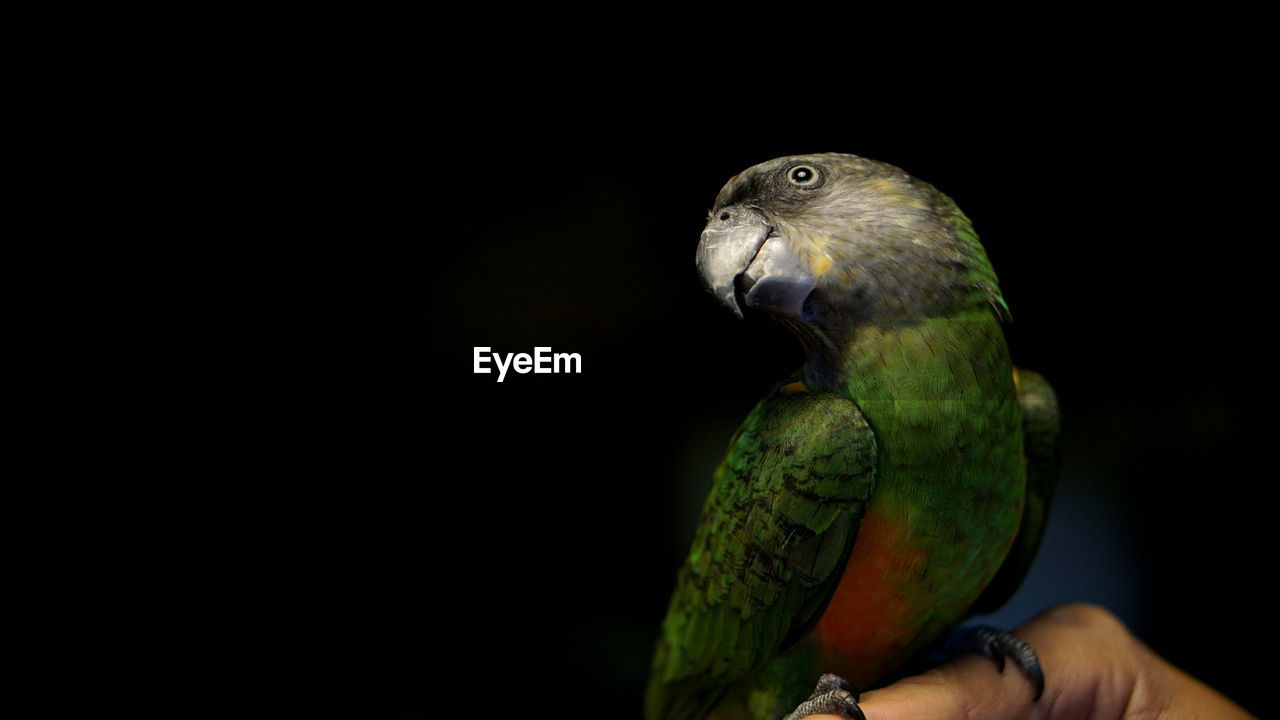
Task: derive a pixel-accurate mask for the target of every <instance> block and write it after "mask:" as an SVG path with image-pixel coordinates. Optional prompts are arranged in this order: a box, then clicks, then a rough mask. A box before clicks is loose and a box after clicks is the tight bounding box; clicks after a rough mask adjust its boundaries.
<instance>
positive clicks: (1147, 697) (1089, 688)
mask: <svg viewBox="0 0 1280 720" xmlns="http://www.w3.org/2000/svg"><path fill="white" fill-rule="evenodd" d="M1015 634H1016V635H1017V636H1018V637H1020V638H1022V639H1023V640H1025V641H1026V642H1027V643H1028V644H1030V645H1031V647H1032V648H1034V649H1035V651H1036V654H1037V655H1038V656H1039V657H1040V665H1041V667H1043V668H1044V675H1045V690H1044V695H1043V696H1042V697H1041V698H1040V699H1039V700H1037V701H1035V702H1034V703H1033V702H1032V700H1031V698H1032V695H1033V694H1034V690H1033V688H1032V686H1031V683H1029V682H1028V681H1027V678H1026V676H1024V675H1023V674H1022V673H1020V672H1018V668H1017V666H1016V665H1009V666H1008V671H1006V672H1004V673H997V672H996V669H995V666H994V665H993V664H992V662H991V661H990V660H988V659H987V658H984V657H981V656H979V655H972V654H971V655H965V656H963V657H960V658H957V659H955V660H953V661H951V662H947V663H944V664H942V665H940V666H938V667H936V668H934V669H932V670H930V671H928V672H926V673H924V674H922V675H916V676H913V677H908V678H904V679H902V680H899V681H898V682H896V683H894V684H892V685H890V686H888V687H886V688H884V689H881V690H872V691H869V692H866V693H864V694H863V695H862V698H861V700H860V701H859V703H858V704H859V706H860V707H861V708H862V711H863V712H864V713H866V716H867V720H891V719H894V718H910V719H911V720H952V719H954V718H982V719H983V720H1013V719H1014V718H1017V719H1018V720H1023V719H1025V718H1035V719H1036V720H1084V719H1086V718H1088V719H1089V720H1095V719H1100V720H1136V719H1137V718H1143V719H1144V720H1145V719H1146V718H1213V719H1214V720H1235V719H1236V718H1251V717H1253V716H1251V715H1250V714H1249V713H1247V712H1245V711H1244V709H1242V708H1241V707H1240V706H1238V705H1236V704H1235V703H1233V702H1232V701H1231V700H1229V699H1227V698H1226V697H1224V696H1222V695H1221V694H1219V693H1218V692H1216V691H1215V690H1213V689H1212V688H1210V687H1209V686H1207V685H1205V684H1204V683H1202V682H1200V681H1199V680H1196V679H1195V678H1193V677H1191V676H1190V675H1187V674H1186V673H1184V672H1182V671H1181V670H1179V669H1178V668H1176V667H1174V666H1173V665H1170V664H1169V663H1168V662H1166V661H1165V660H1164V659H1163V658H1161V657H1160V656H1158V655H1156V654H1155V653H1154V652H1152V650H1151V649H1150V648H1148V647H1147V646H1146V645H1143V644H1142V642H1140V641H1139V640H1138V639H1137V638H1135V637H1134V636H1133V635H1132V634H1131V633H1130V632H1129V631H1128V629H1127V628H1125V626H1124V625H1123V624H1122V623H1121V622H1120V621H1119V620H1118V619H1117V618H1116V617H1115V616H1114V615H1112V614H1111V613H1109V612H1107V611H1106V610H1103V609H1102V608H1100V607H1096V606H1093V605H1066V606H1062V607H1058V608H1053V609H1051V610H1048V611H1046V612H1044V613H1042V614H1040V615H1039V616H1037V617H1036V618H1035V619H1033V620H1032V621H1031V622H1029V623H1027V624H1026V625H1023V626H1022V627H1020V628H1018V629H1017V630H1016V631H1015ZM810 717H811V718H813V719H814V720H840V718H839V716H836V715H812V716H810Z"/></svg>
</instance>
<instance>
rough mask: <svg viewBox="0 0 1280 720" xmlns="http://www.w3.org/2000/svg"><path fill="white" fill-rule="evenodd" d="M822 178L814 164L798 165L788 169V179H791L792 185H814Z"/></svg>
mask: <svg viewBox="0 0 1280 720" xmlns="http://www.w3.org/2000/svg"><path fill="white" fill-rule="evenodd" d="M821 178H822V176H821V175H820V174H818V170H817V169H816V168H814V167H813V166H812V165H796V166H795V167H793V168H791V169H790V170H788V171H787V180H789V181H790V182H791V184H792V185H799V186H801V187H812V186H814V185H817V184H818V181H819V180H820V179H821Z"/></svg>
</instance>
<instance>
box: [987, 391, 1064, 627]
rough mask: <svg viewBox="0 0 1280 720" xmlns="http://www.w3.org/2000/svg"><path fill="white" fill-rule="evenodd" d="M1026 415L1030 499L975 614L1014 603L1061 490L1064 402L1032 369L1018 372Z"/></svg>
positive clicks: (1023, 416)
mask: <svg viewBox="0 0 1280 720" xmlns="http://www.w3.org/2000/svg"><path fill="white" fill-rule="evenodd" d="M1014 372H1015V375H1014V377H1015V378H1016V381H1015V382H1016V384H1017V386H1018V405H1019V407H1020V408H1021V410H1022V436H1023V451H1024V453H1025V456H1026V463H1027V500H1026V505H1025V507H1024V508H1023V511H1022V525H1021V527H1020V528H1019V529H1018V536H1017V537H1016V538H1015V539H1014V541H1013V547H1012V548H1010V550H1009V555H1008V556H1007V557H1006V558H1005V561H1004V564H1003V565H1001V566H1000V570H999V572H997V573H996V576H995V577H994V578H993V579H992V580H991V582H990V583H989V584H988V585H987V587H986V589H985V590H984V591H983V593H982V595H981V596H980V597H979V598H978V600H977V602H975V603H974V605H973V610H972V611H973V612H974V613H988V612H994V611H995V610H998V609H999V608H1000V606H1001V605H1004V604H1005V603H1006V602H1008V600H1009V598H1010V597H1012V596H1013V593H1014V591H1016V590H1017V589H1018V586H1019V585H1021V584H1022V580H1023V579H1024V578H1025V577H1026V576H1027V571H1028V570H1030V569H1031V561H1032V560H1034V559H1035V557H1036V551H1037V550H1039V549H1040V539H1041V538H1042V537H1044V528H1045V525H1046V524H1047V523H1048V521H1049V501H1050V499H1051V498H1052V497H1053V491H1054V488H1055V487H1057V485H1058V474H1059V465H1060V463H1061V458H1062V447H1061V443H1060V442H1059V436H1060V431H1059V426H1058V397H1057V396H1056V395H1055V394H1054V392H1053V387H1051V386H1050V385H1049V381H1048V380H1045V379H1044V378H1043V377H1041V376H1040V375H1039V374H1038V373H1034V372H1031V371H1030V370H1022V369H1018V370H1015V371H1014Z"/></svg>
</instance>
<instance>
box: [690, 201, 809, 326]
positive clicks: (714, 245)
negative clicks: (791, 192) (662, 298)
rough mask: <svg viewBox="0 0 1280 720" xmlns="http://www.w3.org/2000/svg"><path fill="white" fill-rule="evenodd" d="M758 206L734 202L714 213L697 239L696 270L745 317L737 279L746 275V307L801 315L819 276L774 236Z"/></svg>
mask: <svg viewBox="0 0 1280 720" xmlns="http://www.w3.org/2000/svg"><path fill="white" fill-rule="evenodd" d="M772 233H773V228H771V227H770V226H769V224H768V222H767V221H766V219H765V217H764V216H763V215H761V214H760V213H759V212H758V211H756V210H753V209H750V208H745V207H741V206H736V205H735V206H730V207H727V208H723V209H721V210H719V211H717V212H716V215H715V216H714V217H713V218H712V219H711V221H710V222H709V223H707V227H706V229H705V230H703V231H702V242H700V243H699V244H698V272H699V273H701V275H702V281H703V283H704V284H706V286H707V289H709V290H710V291H711V293H712V294H713V295H715V296H716V297H717V298H718V299H719V300H720V302H721V303H723V304H724V305H725V307H727V308H729V309H730V310H732V311H733V313H734V314H735V315H737V316H738V317H742V308H741V307H739V306H738V300H737V297H736V295H735V291H736V288H735V284H736V282H737V280H738V277H739V276H741V277H742V289H743V291H744V292H745V293H746V295H745V297H744V300H745V301H746V304H747V306H748V307H752V308H756V309H759V310H767V311H769V312H772V313H775V314H780V315H787V316H790V317H795V318H800V317H801V315H802V313H803V308H804V301H805V299H806V298H808V297H809V294H810V293H811V292H813V288H814V286H815V285H816V281H815V280H814V278H813V276H812V275H811V274H810V272H809V269H808V267H807V266H806V264H805V263H804V262H803V261H802V260H801V259H800V258H798V257H796V255H795V254H794V253H793V252H792V251H791V248H790V246H789V245H788V243H787V241H786V238H782V237H778V236H776V235H773V234H772Z"/></svg>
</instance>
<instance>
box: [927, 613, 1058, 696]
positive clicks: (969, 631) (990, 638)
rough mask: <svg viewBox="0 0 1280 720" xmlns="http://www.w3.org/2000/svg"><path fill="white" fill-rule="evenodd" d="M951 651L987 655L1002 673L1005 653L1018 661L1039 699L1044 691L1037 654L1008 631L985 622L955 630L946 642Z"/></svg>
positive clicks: (1041, 671)
mask: <svg viewBox="0 0 1280 720" xmlns="http://www.w3.org/2000/svg"><path fill="white" fill-rule="evenodd" d="M948 644H949V645H950V649H951V650H952V651H953V652H954V654H957V655H958V654H960V653H964V652H976V653H979V654H981V655H983V656H985V657H989V658H991V659H992V660H994V661H995V663H996V670H997V671H998V672H1000V673H1001V674H1003V673H1004V664H1005V663H1004V658H1005V656H1006V655H1007V656H1009V657H1011V658H1013V659H1014V661H1015V662H1017V663H1018V667H1019V668H1021V669H1022V672H1023V673H1024V674H1026V675H1027V677H1028V678H1030V679H1031V682H1032V683H1033V684H1034V685H1035V691H1036V694H1035V697H1034V698H1033V700H1039V699H1040V696H1041V695H1043V694H1044V670H1043V669H1042V668H1041V667H1040V658H1039V657H1037V656H1036V651H1035V650H1033V649H1031V646H1030V645H1028V644H1026V643H1025V642H1023V641H1022V640H1019V639H1018V638H1016V637H1014V636H1013V635H1012V634H1010V633H1008V632H1005V631H1004V630H1000V629H998V628H993V627H989V626H987V625H974V626H972V627H967V628H962V629H960V630H958V631H957V633H956V635H955V636H954V637H953V638H952V641H951V642H950V643H948Z"/></svg>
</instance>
